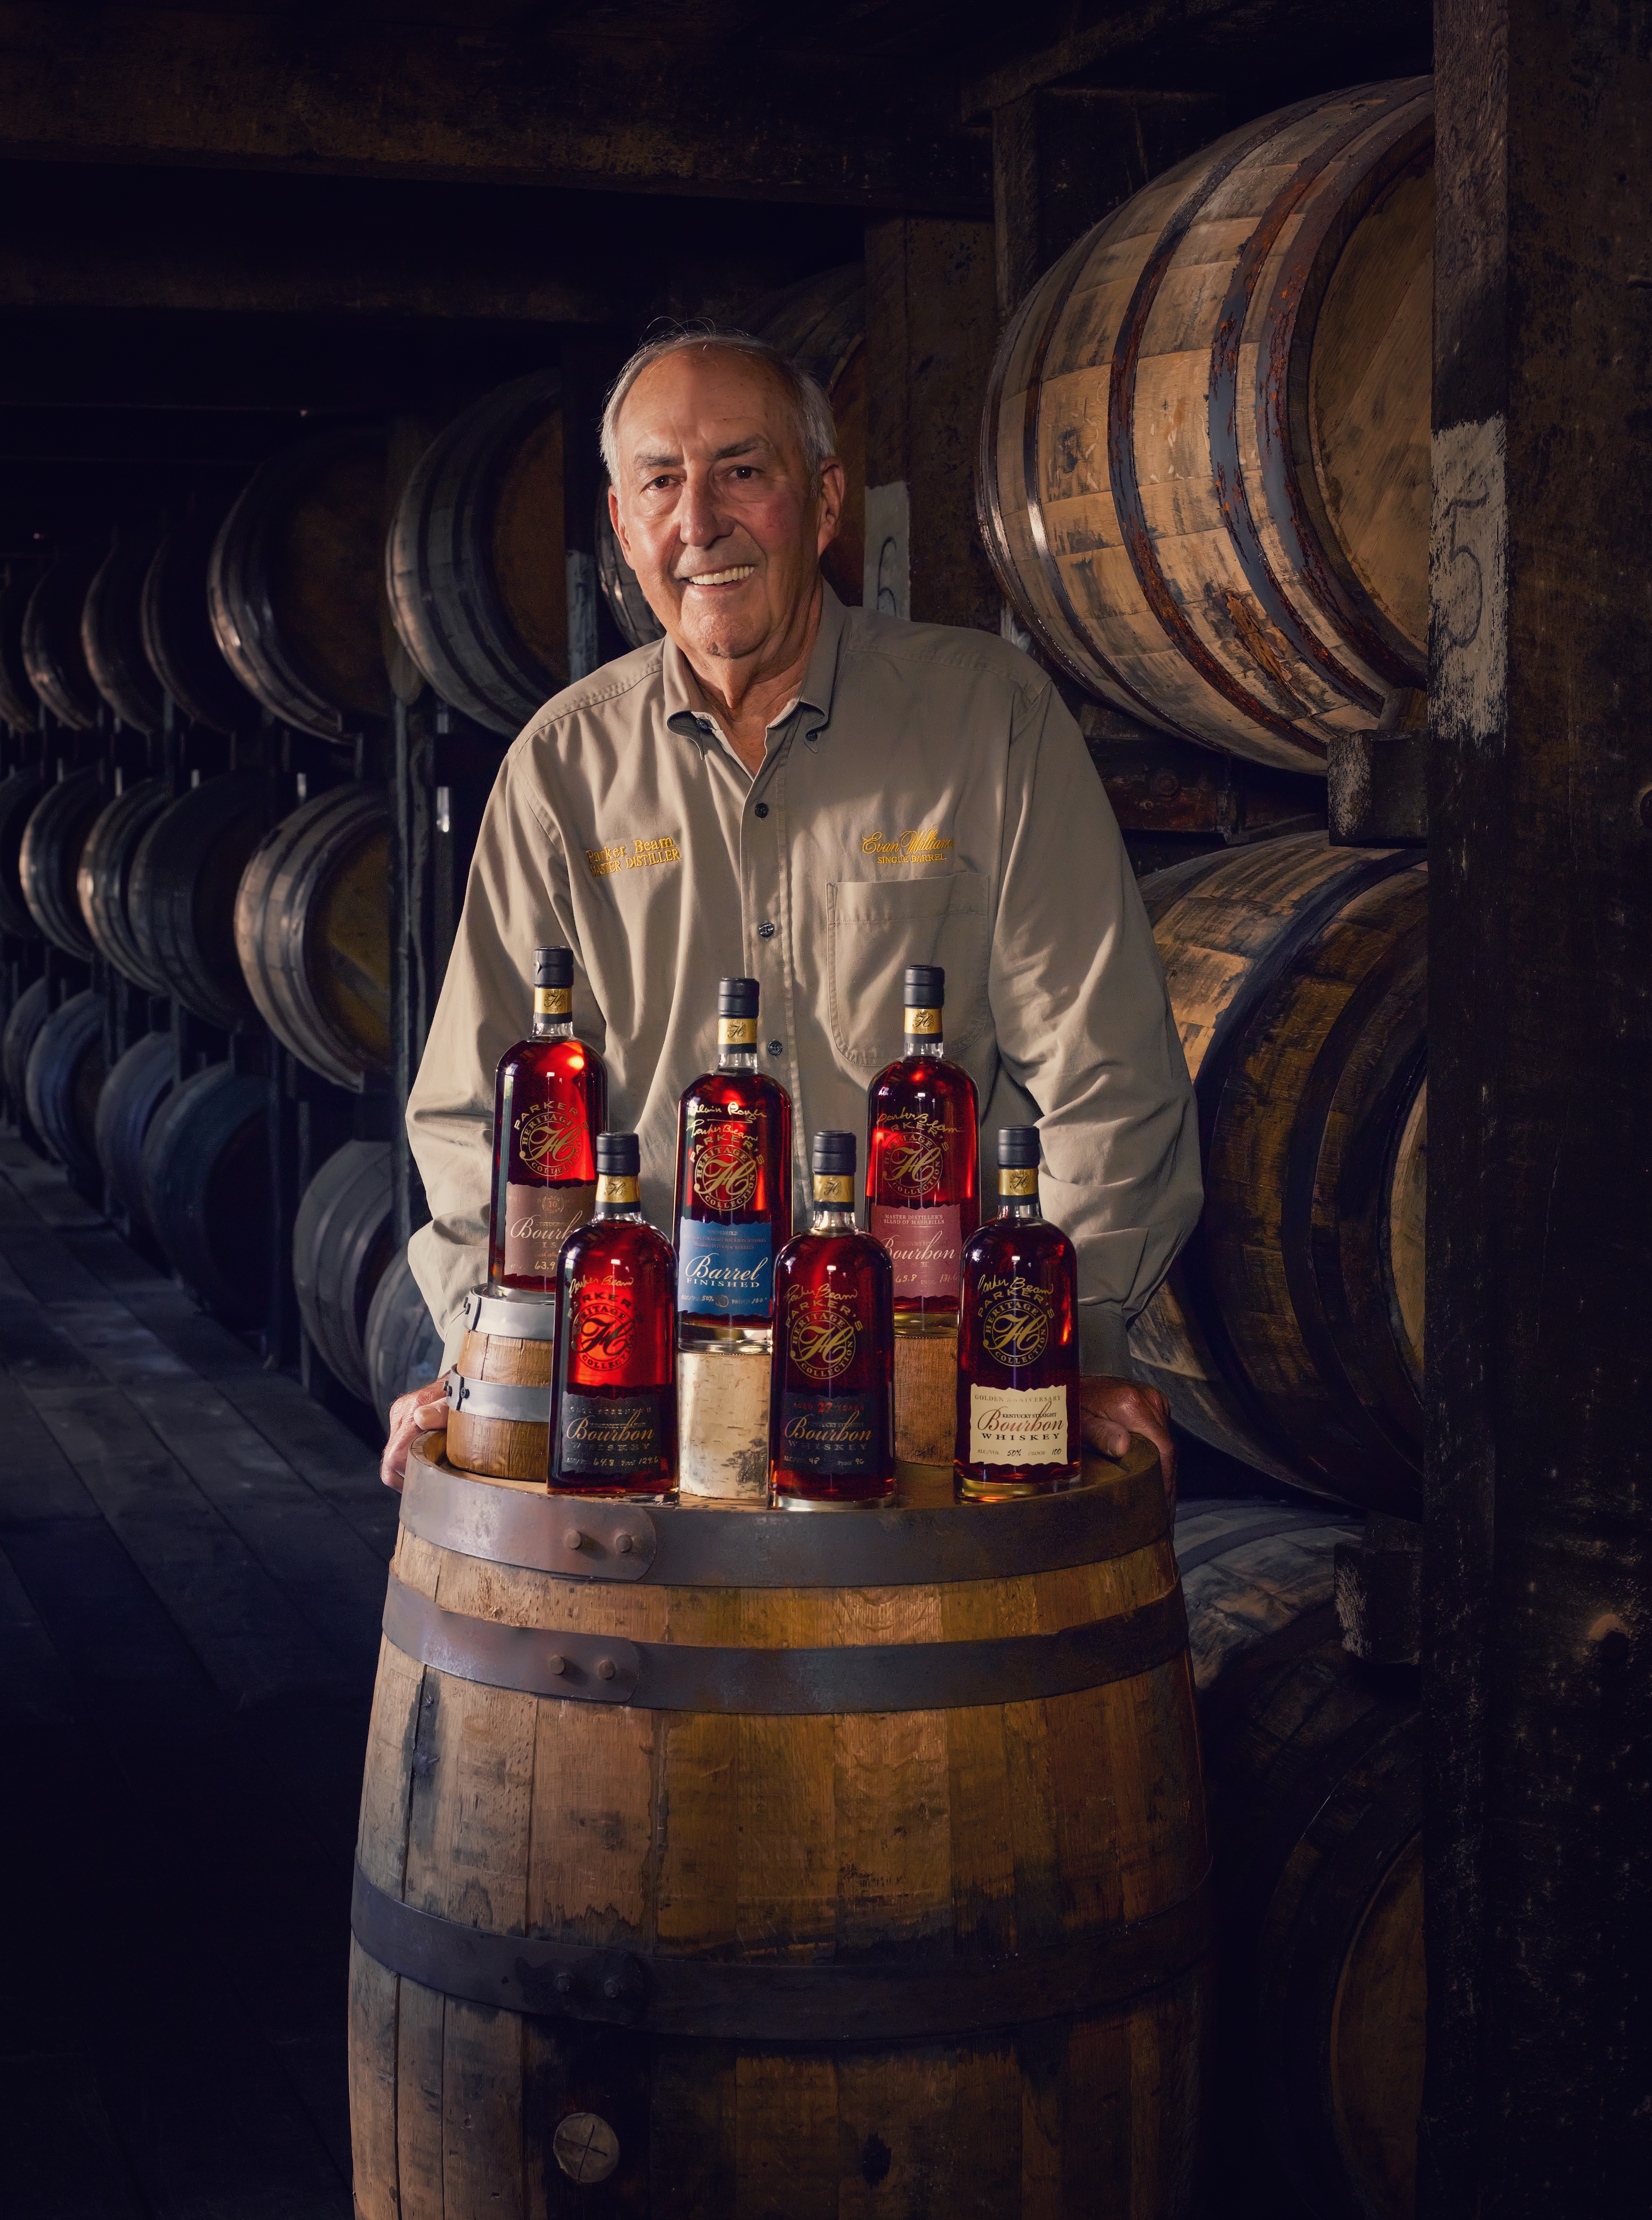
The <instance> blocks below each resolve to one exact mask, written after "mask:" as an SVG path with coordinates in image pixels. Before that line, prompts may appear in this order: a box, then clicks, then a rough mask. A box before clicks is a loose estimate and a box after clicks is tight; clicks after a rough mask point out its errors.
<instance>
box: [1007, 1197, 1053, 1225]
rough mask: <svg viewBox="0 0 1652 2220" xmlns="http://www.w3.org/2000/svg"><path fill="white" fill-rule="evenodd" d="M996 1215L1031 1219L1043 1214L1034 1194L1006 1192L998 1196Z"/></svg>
mask: <svg viewBox="0 0 1652 2220" xmlns="http://www.w3.org/2000/svg"><path fill="white" fill-rule="evenodd" d="M998 1215H999V1216H1000V1217H1001V1218H1019V1219H1028V1220H1033V1219H1041V1218H1042V1217H1043V1216H1044V1213H1043V1211H1041V1210H1040V1209H1039V1207H1038V1196H1037V1195H1036V1194H1035V1195H1031V1196H1028V1195H1025V1194H1006V1195H1001V1196H1000V1197H999V1202H998Z"/></svg>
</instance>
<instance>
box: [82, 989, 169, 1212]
mask: <svg viewBox="0 0 1652 2220" xmlns="http://www.w3.org/2000/svg"><path fill="white" fill-rule="evenodd" d="M176 1069H177V1064H176V1057H175V1054H174V1051H173V1047H172V1037H171V1033H169V1032H168V1033H146V1034H145V1035H144V1037H143V1038H142V1039H141V1040H140V1041H134V1044H133V1045H132V1046H131V1047H130V1048H129V1049H128V1051H126V1054H125V1055H124V1056H121V1057H116V1058H115V1062H114V1063H113V1064H111V1066H110V1067H109V1077H108V1078H107V1079H106V1080H105V1081H104V1082H103V1093H102V1094H100V1095H99V1096H98V1098H97V1118H96V1119H95V1121H94V1124H93V1131H92V1138H93V1143H94V1145H95V1146H96V1148H97V1161H98V1163H99V1165H100V1166H101V1167H102V1169H103V1185H104V1187H105V1188H106V1189H107V1190H108V1192H109V1194H110V1195H111V1196H112V1197H113V1199H114V1200H115V1202H117V1203H118V1204H119V1205H120V1207H122V1209H123V1210H124V1211H125V1212H126V1213H127V1216H128V1219H129V1220H130V1221H131V1224H132V1228H133V1231H134V1232H137V1233H140V1234H142V1235H144V1236H146V1238H148V1239H149V1240H151V1241H153V1240H154V1238H155V1229H154V1227H153V1225H151V1224H150V1223H149V1219H148V1214H147V1212H146V1208H145V1205H144V1196H143V1144H144V1138H145V1136H146V1134H147V1132H148V1131H149V1127H150V1124H151V1121H152V1120H153V1118H154V1114H155V1113H156V1111H157V1110H159V1107H160V1106H161V1104H162V1103H163V1102H164V1101H165V1100H166V1097H167V1096H168V1095H169V1094H171V1091H172V1082H173V1078H174V1076H175V1072H176Z"/></svg>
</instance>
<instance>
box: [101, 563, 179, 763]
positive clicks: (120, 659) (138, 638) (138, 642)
mask: <svg viewBox="0 0 1652 2220" xmlns="http://www.w3.org/2000/svg"><path fill="white" fill-rule="evenodd" d="M154 553H155V538H154V535H153V533H121V534H120V535H119V536H118V537H117V538H116V539H115V545H114V546H113V547H111V548H110V550H109V553H108V554H107V555H106V556H105V557H104V558H103V561H102V563H101V564H99V565H98V567H97V571H96V572H95V573H94V574H93V577H92V582H91V584H90V587H89V588H88V589H87V591H86V602H85V607H84V609H83V610H82V612H81V617H80V644H81V646H82V648H83V649H84V652H85V657H86V668H87V670H89V671H90V673H91V680H92V683H93V685H94V686H96V687H97V690H98V692H99V693H100V694H101V695H103V699H104V701H106V702H108V703H109V708H111V709H113V710H114V712H115V715H116V716H117V717H118V718H119V719H120V720H121V722H122V724H123V725H130V726H131V727H132V729H133V730H134V732H138V733H158V732H159V730H160V724H161V718H162V715H163V714H164V713H165V707H166V702H165V695H164V694H163V693H162V691H161V683H160V681H159V678H157V677H156V676H155V674H154V671H153V669H152V668H151V667H150V663H149V658H148V657H147V656H146V654H145V652H144V645H143V621H142V615H141V607H142V602H143V589H144V581H145V579H146V577H147V576H148V573H149V566H150V564H151V563H152V561H153V558H154Z"/></svg>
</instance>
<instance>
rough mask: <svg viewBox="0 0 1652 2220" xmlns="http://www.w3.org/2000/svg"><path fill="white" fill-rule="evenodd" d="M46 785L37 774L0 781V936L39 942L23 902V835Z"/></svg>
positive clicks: (15, 773)
mask: <svg viewBox="0 0 1652 2220" xmlns="http://www.w3.org/2000/svg"><path fill="white" fill-rule="evenodd" d="M48 783H49V782H48V781H47V777H46V775H45V773H44V772H42V771H39V770H15V771H13V772H11V773H10V775H9V776H8V777H6V778H3V779H0V932H9V933H11V934H13V935H15V937H16V939H19V940H38V939H40V937H41V929H40V926H38V925H37V924H36V923H35V922H34V911H33V910H32V909H30V907H28V902H27V901H24V899H23V881H22V849H23V835H24V834H25V833H26V832H28V820H29V819H30V818H31V817H32V816H33V815H34V812H35V810H36V809H37V808H38V807H39V806H40V804H41V801H43V800H44V799H45V795H46V790H47V785H48Z"/></svg>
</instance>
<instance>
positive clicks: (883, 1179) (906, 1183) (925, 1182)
mask: <svg viewBox="0 0 1652 2220" xmlns="http://www.w3.org/2000/svg"><path fill="white" fill-rule="evenodd" d="M874 1145H875V1150H876V1163H877V1187H878V1193H879V1194H891V1195H895V1196H897V1197H899V1198H900V1199H901V1200H903V1201H907V1202H921V1201H923V1200H924V1198H925V1196H926V1195H929V1194H933V1193H934V1191H935V1189H936V1188H938V1186H939V1185H940V1183H941V1182H942V1180H943V1179H944V1176H945V1174H946V1120H945V1119H944V1118H937V1117H936V1116H934V1115H933V1113H932V1112H930V1111H928V1110H894V1111H890V1112H888V1113H886V1114H885V1115H884V1116H883V1117H882V1118H880V1119H878V1121H877V1134H876V1141H875V1144H874Z"/></svg>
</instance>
